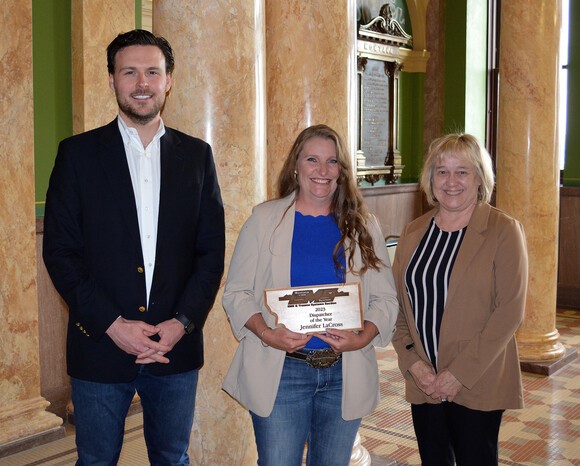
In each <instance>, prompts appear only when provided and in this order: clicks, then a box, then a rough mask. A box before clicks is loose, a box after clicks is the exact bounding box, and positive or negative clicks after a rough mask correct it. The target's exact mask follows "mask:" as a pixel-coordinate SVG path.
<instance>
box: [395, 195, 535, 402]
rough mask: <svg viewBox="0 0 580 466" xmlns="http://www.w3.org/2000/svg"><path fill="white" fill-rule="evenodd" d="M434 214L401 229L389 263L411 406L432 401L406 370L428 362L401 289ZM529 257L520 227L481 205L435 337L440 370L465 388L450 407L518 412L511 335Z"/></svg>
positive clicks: (515, 355)
mask: <svg viewBox="0 0 580 466" xmlns="http://www.w3.org/2000/svg"><path fill="white" fill-rule="evenodd" d="M435 213H436V210H432V211H430V212H428V213H427V214H425V215H423V216H422V217H419V218H418V219H416V220H415V221H413V222H411V223H410V224H409V225H407V227H406V228H405V230H404V232H403V235H402V236H401V238H400V241H399V244H398V245H397V253H396V256H395V261H394V264H393V270H394V273H395V281H396V283H397V291H398V296H399V300H400V305H401V312H400V314H399V317H398V319H397V329H396V332H395V336H394V337H393V345H394V347H395V349H396V351H397V354H398V357H399V368H400V369H401V371H402V373H403V375H404V377H405V382H406V399H407V401H409V402H410V403H414V404H421V403H434V402H435V401H433V400H432V399H431V398H430V397H429V396H427V395H425V394H424V393H423V392H422V391H421V390H420V389H419V387H418V386H417V384H416V383H415V381H414V380H413V378H412V377H411V375H410V373H409V368H410V367H411V366H412V365H413V364H414V363H415V362H416V361H418V360H419V359H422V360H423V361H425V362H427V363H429V364H430V362H429V359H428V357H427V354H426V353H425V351H424V349H423V345H422V343H421V340H420V338H419V333H418V332H417V329H416V327H415V322H414V319H413V310H412V308H411V304H410V302H409V298H408V295H407V291H406V289H405V271H406V268H407V265H408V264H409V261H410V259H411V256H412V254H413V252H414V251H415V249H416V247H417V246H418V244H419V242H420V241H421V238H422V237H423V235H424V234H425V232H426V231H427V229H428V227H429V223H430V221H431V219H432V218H433V216H434V215H435ZM527 283H528V256H527V250H526V241H525V235H524V230H523V227H522V225H521V224H520V223H519V222H518V221H517V220H514V219H513V218H511V217H509V216H508V215H506V214H505V213H503V212H501V211H500V210H497V209H495V208H493V207H491V206H490V205H489V204H479V205H478V206H477V207H476V209H475V211H474V212H473V215H472V217H471V220H470V222H469V225H468V227H467V232H466V235H465V238H464V239H463V243H462V244H461V248H460V249H459V253H458V255H457V259H456V261H455V265H454V266H453V271H452V272H451V278H450V281H449V290H448V295H447V302H446V304H445V311H444V314H443V319H442V322H441V331H440V336H439V352H438V363H439V366H440V367H439V369H440V370H442V369H445V368H447V369H449V371H450V372H451V373H452V374H453V375H454V376H455V377H456V378H457V379H458V380H459V381H460V382H461V383H462V384H463V388H462V389H461V390H460V391H459V393H458V394H457V397H456V398H455V400H454V401H455V402H456V403H458V404H460V405H463V406H466V407H468V408H471V409H477V410H481V411H490V410H495V409H508V408H522V407H523V405H524V403H523V393H522V382H521V376H520V364H519V359H518V351H517V347H516V340H515V337H514V333H515V332H516V330H517V329H518V327H519V325H520V324H521V322H522V320H523V316H524V307H525V298H526V289H527Z"/></svg>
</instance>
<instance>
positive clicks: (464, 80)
mask: <svg viewBox="0 0 580 466" xmlns="http://www.w3.org/2000/svg"><path fill="white" fill-rule="evenodd" d="M486 49H487V0H468V1H465V0H447V1H446V2H445V111H444V131H445V132H446V133H449V132H469V133H471V134H473V135H475V136H477V137H478V138H479V139H481V141H485V119H486V92H487V90H486V79H487V77H486V76H487V50H486Z"/></svg>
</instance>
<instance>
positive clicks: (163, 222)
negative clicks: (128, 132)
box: [157, 127, 185, 257]
mask: <svg viewBox="0 0 580 466" xmlns="http://www.w3.org/2000/svg"><path fill="white" fill-rule="evenodd" d="M179 145H180V140H179V138H178V137H177V136H176V135H175V133H174V132H173V131H172V130H171V129H170V128H167V127H166V128H165V134H164V135H163V136H162V137H161V186H160V188H159V218H158V221H157V252H159V246H160V245H161V244H163V238H164V237H165V235H166V234H167V229H168V228H170V227H171V228H175V224H174V223H173V222H172V220H174V219H175V218H176V215H177V212H178V211H179V209H180V206H181V205H182V202H183V200H180V199H179V196H178V192H179V185H180V183H181V182H182V179H181V178H182V174H183V163H184V160H185V159H184V156H183V154H182V153H181V151H180V150H179ZM158 257H159V256H158Z"/></svg>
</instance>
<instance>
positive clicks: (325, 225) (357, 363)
mask: <svg viewBox="0 0 580 466" xmlns="http://www.w3.org/2000/svg"><path fill="white" fill-rule="evenodd" d="M278 191H279V197H278V199H276V200H272V201H268V202H265V203H263V204H260V205H258V206H256V207H255V208H254V210H253V213H252V215H251V216H250V218H249V219H248V220H247V222H246V224H245V225H244V226H243V228H242V230H241V232H240V235H239V238H238V241H237V244H236V248H235V251H234V255H233V257H232V261H231V264H230V269H229V273H228V278H227V282H226V287H225V292H224V297H223V304H224V308H225V309H226V312H227V314H228V317H229V319H230V323H231V326H232V329H233V332H234V334H235V336H236V338H237V339H238V340H239V341H240V345H239V347H238V350H237V352H236V354H235V356H234V360H233V362H232V365H231V367H230V369H229V371H228V374H227V376H226V379H225V381H224V385H223V387H224V389H225V390H226V391H227V392H228V393H230V394H231V395H232V396H233V397H234V398H235V399H237V400H238V401H239V402H240V403H241V404H242V405H243V406H245V407H246V408H247V409H249V411H250V414H251V416H252V422H253V425H254V433H255V437H256V444H257V447H258V464H259V465H262V466H294V465H296V466H299V465H300V464H301V463H302V456H303V453H304V447H305V444H306V443H308V455H307V464H308V465H316V466H321V465H329V466H340V465H345V466H346V465H348V463H349V461H350V457H351V452H352V446H353V443H354V439H355V436H356V432H357V430H358V428H359V425H360V421H361V418H362V417H363V416H365V415H367V414H369V413H371V412H372V411H373V410H374V408H375V407H376V405H377V403H378V400H379V384H378V368H377V362H376V357H375V351H374V346H375V345H377V346H386V345H387V344H388V343H389V342H390V340H391V336H392V334H393V328H394V323H395V320H396V316H397V312H398V304H397V300H396V297H395V296H396V295H395V288H394V281H393V277H392V273H391V268H390V264H389V259H388V256H387V251H386V248H385V242H384V238H383V235H382V233H381V230H380V227H379V225H378V223H377V221H376V219H375V218H374V217H373V216H372V215H370V214H369V213H368V211H367V208H366V206H365V205H364V202H363V199H362V196H361V195H360V193H359V192H358V189H357V187H356V184H355V182H354V179H353V175H352V169H351V163H350V159H349V156H348V153H347V151H346V149H345V147H344V144H343V142H342V140H341V138H340V137H339V135H338V134H337V133H336V132H335V131H334V130H333V129H331V128H329V127H328V126H325V125H317V126H312V127H309V128H307V129H305V130H304V131H302V132H301V133H300V135H299V136H298V138H297V139H296V141H295V142H294V145H293V146H292V149H291V150H290V153H289V155H288V157H287V159H286V161H285V163H284V166H283V168H282V172H281V173H280V176H279V180H278ZM351 283H354V284H360V300H357V305H356V306H354V307H350V308H348V309H341V313H343V312H346V313H348V314H349V315H354V316H358V327H357V328H358V329H359V330H356V331H353V330H343V329H340V326H342V323H341V322H340V321H337V320H336V319H335V317H337V316H336V315H334V314H333V312H336V311H334V309H331V308H332V306H330V305H329V306H326V307H324V306H319V307H316V306H313V307H310V309H311V310H312V311H311V313H312V316H309V313H306V315H307V316H309V317H312V320H313V321H315V322H323V323H324V322H327V323H329V327H326V326H325V325H324V324H323V323H322V324H317V325H321V328H320V329H319V331H317V330H311V328H314V327H316V328H318V327H317V326H311V325H309V323H310V320H309V319H306V320H303V321H302V322H301V323H300V322H299V323H298V324H297V325H298V326H297V328H295V329H294V330H291V329H290V328H288V327H289V325H282V324H278V325H276V322H277V321H276V316H275V315H274V314H273V313H271V312H269V311H268V309H267V306H266V304H267V303H266V302H265V292H266V291H267V290H280V289H282V290H283V291H284V295H285V298H284V299H286V300H288V301H289V304H288V306H289V310H292V309H294V307H293V306H295V307H296V310H297V311H298V309H299V308H301V304H300V303H302V304H304V305H305V306H309V305H311V304H313V303H315V302H320V303H323V304H324V303H325V302H328V301H329V300H330V301H336V306H339V305H340V300H339V298H338V297H337V298H336V299H333V296H338V294H341V293H340V292H337V290H338V289H339V288H337V285H343V284H351ZM330 284H333V285H335V286H334V287H332V286H330V287H329V286H326V285H330ZM317 285H321V287H317ZM295 287H302V288H300V290H301V291H298V292H296V290H295V289H294V290H293V288H295ZM304 287H306V288H304ZM308 287H310V288H308ZM309 293H311V294H309ZM343 294H348V293H343ZM291 300H293V302H294V304H292V303H291V302H290V301H291ZM342 307H344V306H342ZM322 308H324V310H325V311H324V312H323V314H324V317H325V318H322V317H320V318H318V316H319V314H317V312H319V311H320V310H321V309H322ZM327 311H328V312H327ZM336 314H337V315H338V314H340V313H339V312H336ZM301 315H303V314H301ZM361 315H362V317H361ZM325 319H326V320H325ZM301 324H303V325H301ZM300 327H304V328H306V329H303V330H302V331H300Z"/></svg>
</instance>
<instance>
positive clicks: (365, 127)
mask: <svg viewBox="0 0 580 466" xmlns="http://www.w3.org/2000/svg"><path fill="white" fill-rule="evenodd" d="M411 43H412V38H411V36H410V35H408V34H407V33H406V32H405V31H404V30H403V28H402V27H401V25H400V24H399V23H398V22H397V21H396V20H395V19H393V18H392V15H391V10H390V6H389V5H388V4H385V5H383V6H382V7H381V9H380V12H379V16H377V17H375V18H373V19H372V20H371V21H370V22H369V23H367V24H364V25H360V26H359V28H358V40H357V66H358V69H357V72H358V141H357V154H356V165H357V167H356V170H357V181H358V183H359V184H361V183H362V182H364V181H366V182H367V183H370V184H371V185H374V184H375V183H377V182H379V181H381V180H382V181H384V183H385V184H391V183H395V182H396V181H397V180H398V179H399V178H400V176H401V173H402V171H403V165H402V164H401V154H400V152H399V148H398V126H399V125H398V122H399V115H398V114H399V73H400V71H401V69H402V68H403V63H402V60H401V55H400V52H399V49H400V47H403V46H410V45H411Z"/></svg>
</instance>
